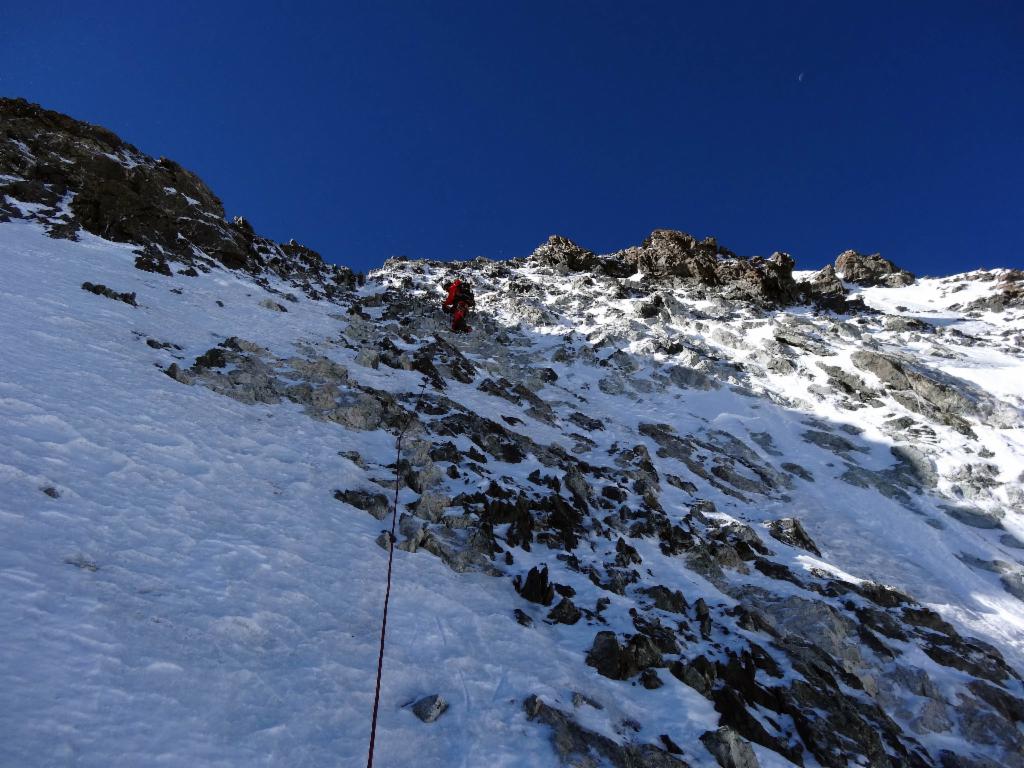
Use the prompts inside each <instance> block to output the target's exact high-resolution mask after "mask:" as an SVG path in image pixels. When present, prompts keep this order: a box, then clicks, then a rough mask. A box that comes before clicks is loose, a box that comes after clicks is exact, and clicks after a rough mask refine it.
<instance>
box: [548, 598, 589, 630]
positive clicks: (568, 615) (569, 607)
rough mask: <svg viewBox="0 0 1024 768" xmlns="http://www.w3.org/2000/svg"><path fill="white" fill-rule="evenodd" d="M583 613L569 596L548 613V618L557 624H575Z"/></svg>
mask: <svg viewBox="0 0 1024 768" xmlns="http://www.w3.org/2000/svg"><path fill="white" fill-rule="evenodd" d="M582 615H583V614H581V613H580V609H579V608H577V607H576V606H575V604H574V603H573V602H572V600H570V599H569V598H568V597H563V598H562V599H561V601H559V603H558V605H556V606H555V607H554V608H552V609H551V611H550V612H549V613H548V619H549V620H551V621H553V622H555V623H556V624H575V623H576V622H577V621H579V620H580V618H581V617H582Z"/></svg>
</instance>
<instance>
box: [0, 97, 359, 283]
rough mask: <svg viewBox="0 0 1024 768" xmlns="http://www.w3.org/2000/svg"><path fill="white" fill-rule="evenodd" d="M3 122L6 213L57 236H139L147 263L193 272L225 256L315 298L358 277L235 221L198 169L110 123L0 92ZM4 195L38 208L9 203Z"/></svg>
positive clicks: (232, 264)
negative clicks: (134, 141) (117, 131)
mask: <svg viewBox="0 0 1024 768" xmlns="http://www.w3.org/2000/svg"><path fill="white" fill-rule="evenodd" d="M0 123H2V124H3V126H4V133H3V136H2V137H0V215H2V216H4V217H5V218H25V217H27V218H32V219H35V220H37V221H40V222H41V223H42V224H43V225H44V226H45V227H46V228H47V230H48V232H49V233H50V235H51V236H53V237H61V238H68V239H75V238H76V237H77V233H78V232H79V230H83V229H84V230H85V231H86V232H89V233H91V234H94V235H97V236H99V237H102V238H105V239H107V240H113V241H115V242H121V243H131V244H133V245H136V246H138V247H139V255H140V259H139V261H138V262H137V264H136V265H137V266H138V267H139V268H140V269H144V270H147V271H151V272H156V273H159V274H164V275H167V274H169V273H170V271H171V270H170V268H169V266H168V262H178V263H181V264H183V265H185V266H186V268H187V269H186V270H185V271H186V272H187V271H188V270H189V269H191V270H192V271H193V272H194V268H195V267H198V268H200V269H201V270H204V271H205V270H209V268H210V267H211V266H213V265H215V264H221V265H223V266H224V267H227V268H228V269H243V270H245V271H246V272H248V273H250V274H252V275H255V276H260V275H264V274H267V273H270V274H274V275H276V276H278V277H280V278H282V279H284V280H288V281H289V282H291V283H292V284H293V285H295V286H296V287H297V288H299V289H301V290H302V291H304V292H305V293H307V294H308V295H310V296H311V297H313V298H320V297H326V298H333V297H335V296H337V295H340V294H341V293H342V292H343V291H346V290H347V289H349V288H351V287H352V286H354V284H355V277H354V275H353V273H352V271H351V270H349V269H347V268H345V267H338V266H334V265H330V264H327V263H325V262H324V261H323V259H322V258H321V257H320V256H319V254H317V253H316V252H315V251H312V250H310V249H308V248H305V247H303V246H301V245H299V244H297V243H294V242H292V243H288V244H283V245H282V244H278V243H274V242H273V241H271V240H267V239H265V238H261V237H258V236H257V235H255V234H254V232H253V230H252V227H251V226H249V225H248V222H245V221H244V220H242V219H236V220H235V221H234V222H227V221H226V220H225V218H224V207H223V205H222V204H221V201H220V200H219V199H218V198H217V197H216V196H215V195H214V194H213V192H211V191H210V189H209V188H208V187H207V186H206V185H205V184H204V183H203V182H202V181H201V180H200V179H199V178H198V177H197V176H196V175H195V174H193V173H191V172H189V171H187V170H185V169H184V168H182V167H181V166H180V165H178V164H177V163H175V162H173V161H172V160H168V159H166V158H160V159H159V160H157V159H154V158H152V157H149V156H147V155H145V154H143V153H142V152H140V151H139V150H138V149H137V148H135V147H133V146H132V145H131V144H128V143H126V142H124V141H122V140H121V139H120V138H118V137H117V136H116V135H114V134H113V133H111V132H110V131H108V130H106V129H104V128H100V127H98V126H94V125H89V124H88V123H83V122H80V121H78V120H74V119H72V118H70V117H67V116H66V115H62V114H60V113H58V112H52V111H50V110H46V109H43V108H42V107H39V106H38V105H35V104H30V103H29V102H27V101H25V100H23V99H8V98H0ZM22 148H25V149H26V150H27V151H23V150H22ZM5 195H7V196H9V197H10V198H11V199H12V200H17V201H19V202H22V203H30V204H33V205H32V208H31V209H22V208H19V207H16V206H4V205H3V200H4V197H5ZM129 303H132V302H129Z"/></svg>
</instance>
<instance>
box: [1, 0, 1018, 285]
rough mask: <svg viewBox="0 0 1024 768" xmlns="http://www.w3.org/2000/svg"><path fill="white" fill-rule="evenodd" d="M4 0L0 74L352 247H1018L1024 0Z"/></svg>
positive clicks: (912, 259) (940, 253)
mask: <svg viewBox="0 0 1024 768" xmlns="http://www.w3.org/2000/svg"><path fill="white" fill-rule="evenodd" d="M3 5H4V8H3V9H2V16H3V22H2V24H0V94H3V95H7V96H23V97H25V98H28V99H29V100H31V101H36V102H39V103H41V104H43V105H44V106H46V107H49V108H51V109H56V110H59V111H62V112H66V113H68V114H70V115H72V116H75V117H78V118H81V119H84V120H88V121H89V122H94V123H99V124H102V125H104V126H106V127H108V128H110V129H112V130H114V131H115V132H117V133H118V134H120V135H121V136H122V137H123V138H125V139H126V140H128V141H130V142H132V143H134V144H136V145H137V146H139V147H140V148H141V149H142V150H144V151H146V152H148V153H150V154H154V155H165V156H168V157H172V158H174V159H176V160H178V161H179V162H181V163H182V164H183V165H185V166H186V167H187V168H190V169H191V170H194V171H195V172H197V173H198V174H199V175H200V176H201V177H202V178H203V179H204V180H205V181H206V182H207V183H208V184H209V185H210V186H211V187H212V188H213V190H214V191H215V192H216V193H217V194H218V195H220V197H221V198H222V199H223V200H224V203H225V206H226V208H227V210H228V213H229V215H244V216H246V217H248V218H249V219H250V220H251V221H252V223H253V224H254V226H255V227H256V229H257V231H259V232H260V233H262V234H266V235H269V236H271V237H274V238H276V239H287V238H291V237H294V238H296V239H297V240H299V241H300V242H302V243H305V244H307V245H309V246H311V247H313V248H316V249H317V250H319V251H320V252H321V253H322V254H323V255H324V256H325V257H326V258H327V259H328V260H330V261H335V262H338V263H343V264H349V265H351V266H353V267H355V268H359V269H367V268H370V267H373V266H375V265H377V264H379V263H380V262H381V261H383V260H384V259H385V258H387V257H388V256H391V255H395V254H404V255H408V256H410V257H417V258H437V259H455V258H472V257H474V256H478V255H483V256H489V257H492V258H503V257H511V256H521V255H526V254H528V253H529V252H530V251H532V250H533V248H534V247H535V246H536V245H537V244H539V243H540V242H542V241H543V240H544V239H545V238H546V237H547V236H548V235H549V234H553V233H558V234H562V235H566V236H568V237H571V238H573V239H574V240H576V241H577V242H579V243H581V244H582V245H585V246H587V247H589V248H591V249H593V250H596V251H599V252H608V251H612V250H615V249H618V248H621V247H624V246H627V245H630V244H635V243H639V242H640V241H641V240H642V239H643V238H644V236H645V235H646V234H647V233H648V232H649V231H650V230H652V229H654V228H657V227H669V228H673V229H681V230H684V231H687V232H690V233H692V234H695V235H697V236H704V235H708V234H713V235H715V236H716V237H718V239H719V241H720V242H721V243H723V244H724V245H726V246H727V247H730V248H732V249H733V250H735V251H737V252H739V253H741V254H744V255H752V254H764V255H767V254H770V253H771V252H772V251H773V250H786V251H789V252H790V253H792V254H793V255H794V257H795V258H796V259H797V263H798V266H799V267H802V268H811V267H818V266H821V265H823V264H825V263H827V262H829V261H831V260H832V259H834V257H835V256H836V255H837V254H838V253H839V252H840V251H842V250H844V249H846V248H856V249H858V250H862V251H868V252H875V251H881V253H882V254H883V255H884V256H886V257H888V258H891V259H893V260H895V261H896V262H897V263H900V264H901V265H903V266H906V267H907V268H909V269H911V270H913V271H916V272H918V273H921V274H945V273H950V272H955V271H962V270H966V269H972V268H975V267H979V266H986V267H992V266H1022V265H1024V3H1019V2H989V1H984V2H982V1H980V0H979V1H977V2H964V3H947V2H899V3H892V2H886V3H871V2H858V3H846V4H839V3H826V2H813V3H812V2H785V3H768V2H757V3H746V2H716V3H707V4H696V3H683V2H668V3H646V2H630V3H625V2H621V3H605V2H561V3H559V2H512V3H496V2H486V1H483V0H478V1H477V2H466V3H456V2H440V1H439V2H432V3H426V2H355V3H352V2H341V3H323V4H315V3H304V4H301V5H302V9H300V10H295V9H293V8H291V7H290V6H291V5H293V4H286V3H283V2H281V3H269V2H249V3H228V2H223V3H193V2H176V3H174V4H158V3H137V2H134V3H116V2H104V3H91V4H86V3H66V4H55V3H45V2H43V3H37V4H29V3H18V4H14V3H11V2H4V3H3ZM294 5H300V4H294ZM161 6H163V7H161Z"/></svg>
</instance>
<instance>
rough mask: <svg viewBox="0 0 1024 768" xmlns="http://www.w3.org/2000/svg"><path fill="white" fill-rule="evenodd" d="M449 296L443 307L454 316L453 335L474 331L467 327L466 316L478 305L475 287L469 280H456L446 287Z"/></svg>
mask: <svg viewBox="0 0 1024 768" xmlns="http://www.w3.org/2000/svg"><path fill="white" fill-rule="evenodd" d="M446 287H447V289H448V296H447V298H445V300H444V304H443V305H442V307H443V309H444V311H445V312H450V313H451V315H452V333H469V332H470V331H472V330H473V329H472V328H470V327H469V326H468V325H466V316H467V315H468V314H469V310H470V309H471V308H472V307H474V306H475V305H476V301H475V300H474V298H473V286H471V285H470V284H469V281H468V280H464V279H462V278H456V279H455V280H454V281H453V282H452V283H451V284H450V285H448V286H446Z"/></svg>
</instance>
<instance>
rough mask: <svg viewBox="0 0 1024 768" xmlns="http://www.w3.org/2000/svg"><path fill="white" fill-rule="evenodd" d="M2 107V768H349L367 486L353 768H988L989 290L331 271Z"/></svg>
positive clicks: (1010, 603) (1012, 432) (642, 258)
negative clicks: (390, 559) (368, 753)
mask: <svg viewBox="0 0 1024 768" xmlns="http://www.w3.org/2000/svg"><path fill="white" fill-rule="evenodd" d="M0 115H2V116H3V118H4V122H3V123H2V128H0V217H2V218H4V219H6V221H5V222H3V223H0V270H2V272H0V273H2V275H3V281H2V283H0V333H2V336H3V338H2V345H3V349H4V357H3V364H2V365H0V425H2V428H0V486H2V488H3V494H2V495H0V530H2V531H3V546H2V547H0V648H2V651H0V764H3V765H83V766H93V765H96V766H99V765H133V766H135V765H138V766H143V765H158V764H159V765H182V766H185V765H189V766H192V765H215V766H243V765H244V766H249V765H254V764H258V765H280V766H326V765H359V764H362V763H363V762H365V750H366V745H367V741H368V735H369V734H368V729H369V717H370V711H371V706H372V695H373V686H374V672H375V664H376V651H377V641H378V632H379V621H380V610H381V604H382V601H383V592H384V573H385V567H386V560H387V547H388V546H389V540H388V538H387V536H386V535H384V533H383V531H384V529H386V528H388V527H389V526H390V516H391V514H392V511H393V508H392V502H393V499H394V498H395V495H396V492H397V499H398V505H397V514H398V518H399V523H398V528H399V536H398V541H397V544H396V552H395V558H396V562H395V591H394V594H393V596H392V606H391V616H390V619H389V634H388V645H387V652H388V655H387V659H386V663H385V669H384V681H383V697H382V708H381V720H380V727H379V732H378V740H377V764H378V765H381V766H384V765H416V766H458V765H462V766H480V765H494V766H563V765H564V766H607V765H612V766H621V767H623V768H624V767H627V766H628V767H633V768H635V767H637V766H656V767H660V766H682V765H691V766H714V765H721V766H733V767H735V766H786V765H801V766H837V767H838V766H847V765H866V766H943V768H950V767H951V766H952V767H956V766H962V767H963V768H975V767H980V766H985V767H989V766H1011V767H1012V766H1024V757H1022V755H1024V731H1022V722H1024V684H1022V679H1021V670H1022V669H1024V473H1022V468H1024V420H1022V417H1021V415H1022V409H1024V389H1022V385H1021V377H1022V373H1024V307H1022V305H1021V300H1020V290H1019V286H1020V284H1021V278H1022V277H1024V276H1022V275H1021V274H1020V273H1018V272H1015V271H1012V270H995V271H988V272H972V273H967V274H964V275H955V276H952V277H946V278H920V279H918V278H915V277H914V276H912V275H909V273H906V272H904V271H902V270H899V269H898V268H897V267H895V265H892V264H891V262H886V261H885V260H884V259H880V257H875V256H861V255H859V254H854V253H853V252H847V253H844V254H842V255H841V257H840V262H839V263H838V264H837V266H836V267H828V268H826V269H825V270H822V271H820V272H818V273H814V274H810V273H799V272H794V271H793V267H794V265H793V263H792V259H790V258H789V257H788V256H786V255H785V254H774V255H773V256H772V257H771V258H769V259H756V258H755V259H743V258H741V257H737V256H736V255H735V254H732V253H731V252H729V251H727V250H725V249H724V248H722V247H721V246H719V245H718V243H717V242H716V241H714V240H711V239H705V240H700V241H698V240H696V239H695V238H692V237H690V236H688V235H685V234H683V233H679V232H671V231H668V230H659V231H657V232H655V233H652V235H651V236H650V237H649V238H648V239H647V240H646V241H645V242H644V243H642V244H641V245H640V246H637V247H636V248H632V249H626V250H625V251H623V252H620V253H617V254H610V255H604V256H602V255H597V254H594V253H592V252H590V251H587V250H586V249H584V248H582V247H581V246H578V245H576V244H575V243H572V242H571V241H569V240H566V239H565V238H558V237H553V238H551V239H550V240H549V241H548V242H547V243H545V244H543V245H542V246H541V247H539V248H538V250H537V251H536V252H535V253H534V254H532V255H531V256H529V257H526V258H522V259H515V260H512V261H508V262H489V261H487V260H483V259H479V260H476V261H473V262H464V263H442V262H425V261H412V260H405V259H394V260H391V261H389V262H387V263H386V264H385V265H384V266H383V267H382V268H381V269H380V270H377V271H376V272H373V273H371V274H370V275H369V276H368V278H367V280H366V282H365V284H364V285H359V284H358V281H357V280H356V279H355V276H353V275H352V273H351V272H349V271H347V270H344V269H343V268H335V267H329V266H327V265H324V264H323V262H322V261H320V260H319V257H316V258H313V256H311V255H310V254H311V253H312V252H309V251H307V250H305V249H301V247H299V246H291V247H287V246H279V245H277V244H273V243H271V241H268V240H265V239H262V238H259V237H258V236H256V235H255V234H253V233H252V232H251V228H249V227H248V225H246V224H244V222H243V223H238V222H236V223H235V224H228V223H226V222H224V220H223V209H222V208H221V207H220V204H219V202H217V201H216V198H215V197H214V196H213V195H212V193H210V192H209V190H207V189H206V188H205V186H204V185H202V182H200V181H199V180H198V179H196V178H195V177H194V176H192V175H191V174H189V173H188V172H187V171H184V170H183V169H180V167H178V166H176V165H174V164H172V163H169V161H154V160H153V159H152V158H148V157H146V156H145V155H143V154H142V153H141V152H139V151H138V150H136V149H135V148H132V147H129V146H128V145H125V144H123V143H122V142H120V140H119V139H117V137H115V136H113V135H112V134H109V133H108V132H105V131H103V129H99V128H95V127H92V126H85V125H84V124H82V123H78V122H76V121H73V120H71V119H70V118H66V117H64V116H60V115H55V113H49V112H46V111H45V110H40V109H39V108H38V107H33V106H32V105H26V104H25V103H24V102H11V101H2V102H0ZM99 155H102V156H110V157H111V158H112V159H110V163H112V164H113V165H116V166H117V168H118V169H119V170H116V169H114V168H113V166H111V165H107V164H106V163H105V162H101V161H97V160H96V158H97V156H99ZM54 169H59V172H58V170H54ZM109 185H113V186H109ZM154 185H156V186H154ZM157 186H158V187H159V190H158V192H159V194H160V195H161V196H166V197H168V198H169V199H171V200H175V201H176V200H177V197H181V198H182V200H183V201H184V202H183V203H180V204H181V205H186V206H189V207H190V208H191V207H195V208H199V209H201V211H197V212H196V213H195V214H194V215H193V214H189V215H187V216H184V219H182V212H183V211H184V210H185V209H184V208H182V209H181V210H179V209H178V208H176V207H175V206H178V205H179V202H173V203H168V204H167V206H166V207H160V206H156V210H155V212H154V206H153V205H150V202H145V205H143V204H142V203H140V207H139V210H143V209H144V210H146V211H150V213H146V214H145V215H142V216H140V217H139V218H138V219H133V220H132V221H133V223H131V224H130V225H129V224H128V223H126V222H127V221H128V218H130V217H125V216H124V215H122V213H118V211H120V209H121V208H123V206H124V205H125V203H124V200H125V199H131V198H130V195H129V194H128V192H127V191H125V190H126V189H128V188H130V189H134V190H135V192H136V193H137V195H138V196H139V198H140V199H141V200H143V201H150V200H151V198H152V197H153V196H154V195H155V194H157V191H155V190H156V189H157ZM165 186H166V188H167V189H165ZM168 189H169V190H170V191H168ZM161 199H162V197H161ZM76 201H77V202H76ZM191 201H197V202H191ZM97 211H99V212H100V213H98V212H97ZM103 212H105V213H103ZM108 215H109V217H110V221H109V222H108V223H109V226H108V227H107V228H106V229H103V228H102V226H100V225H98V224H97V222H98V221H101V220H105V219H103V217H104V216H108ZM172 219H173V220H174V221H182V222H183V223H181V224H172V223H169V222H171V220H172ZM175 227H178V229H177V230H176V229H175ZM169 233H173V234H174V236H170V235H169ZM178 234H180V236H181V238H180V239H179V238H178V237H177V235H178ZM206 237H209V238H213V239H214V240H218V242H217V243H216V244H213V243H212V240H207V239H204V238H206ZM218 238H219V239H218ZM183 242H184V243H187V244H182V243H183ZM221 242H223V243H229V244H228V245H221V244H220V243H221ZM851 254H852V255H851ZM455 276H461V277H463V278H464V279H468V280H470V281H471V282H472V284H473V287H474V290H475V292H476V298H477V310H476V312H475V313H474V315H473V316H472V318H471V321H470V322H471V325H472V326H473V332H472V333H470V334H466V335H452V334H450V333H448V332H447V330H446V329H447V322H448V319H447V317H446V316H445V315H443V314H442V313H441V311H440V308H439V304H440V300H441V298H442V297H443V292H442V289H441V286H442V285H443V284H444V283H445V282H447V281H449V280H451V279H453V278H454V277H455ZM403 429H404V430H405V438H404V442H403V453H402V460H401V461H400V462H398V463H396V446H395V437H396V435H397V434H398V433H399V432H400V431H402V430H403ZM442 705H443V706H442Z"/></svg>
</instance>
